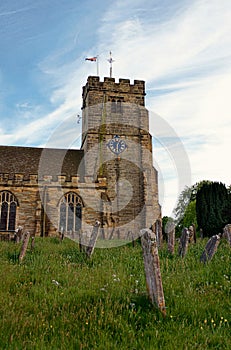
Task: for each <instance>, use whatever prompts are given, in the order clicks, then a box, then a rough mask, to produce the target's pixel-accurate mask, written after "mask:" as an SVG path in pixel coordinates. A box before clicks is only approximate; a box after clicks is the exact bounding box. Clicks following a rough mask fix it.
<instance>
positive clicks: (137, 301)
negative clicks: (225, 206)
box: [0, 238, 231, 350]
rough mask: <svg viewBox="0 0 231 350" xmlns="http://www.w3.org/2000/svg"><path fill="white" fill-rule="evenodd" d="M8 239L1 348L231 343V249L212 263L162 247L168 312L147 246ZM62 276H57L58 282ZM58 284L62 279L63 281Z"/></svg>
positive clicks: (0, 255) (2, 265) (3, 252)
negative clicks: (160, 302)
mask: <svg viewBox="0 0 231 350" xmlns="http://www.w3.org/2000/svg"><path fill="white" fill-rule="evenodd" d="M35 243H36V244H35V250H34V251H33V252H30V251H28V252H27V254H26V257H25V259H24V261H23V263H21V264H18V260H17V258H18V253H19V249H20V246H19V245H17V244H14V243H7V242H0V271H1V284H0V324H1V326H0V349H4V350H5V349H19V350H20V349H39V350H42V349H64V350H66V349H68V350H69V349H104V350H108V349H117V350H118V349H119V350H120V349H126V350H127V349H131V350H133V349H134V350H135V349H145V350H146V349H147V350H149V349H150V350H153V349H166V350H171V349H184V350H186V349H201V350H202V349H203V350H204V349H231V339H230V323H231V319H230V314H231V304H230V289H231V286H230V284H231V282H230V280H231V266H230V247H229V246H228V244H227V243H226V242H225V241H222V242H221V244H220V246H219V248H218V251H217V253H216V255H215V256H214V258H213V260H212V261H210V262H209V263H208V264H206V265H204V264H202V263H200V255H201V253H202V251H203V248H204V245H205V243H206V242H205V241H203V242H198V243H197V245H191V246H190V248H189V251H188V254H187V256H186V257H185V258H184V259H181V258H179V257H178V256H177V254H176V255H175V256H173V257H172V256H170V255H169V254H168V253H167V252H166V247H164V248H163V249H162V250H160V260H161V270H162V279H163V287H164V294H165V300H166V306H167V317H166V318H163V317H162V315H161V314H160V313H159V312H158V310H156V309H155V308H154V307H153V306H152V305H151V304H150V303H149V301H148V298H147V293H146V286H145V276H144V267H143V260H142V251H141V246H140V245H139V244H136V246H135V247H132V245H131V244H128V245H126V246H121V247H117V248H111V249H109V248H108V249H95V252H94V255H93V256H92V259H91V260H87V259H86V258H85V255H84V254H83V253H80V252H79V249H78V245H77V244H76V243H74V242H72V241H70V240H68V239H65V240H64V241H63V242H62V243H60V242H59V241H58V239H55V238H46V239H42V238H41V239H39V238H36V242H35ZM53 280H54V281H53ZM55 281H57V282H58V284H56V282H55Z"/></svg>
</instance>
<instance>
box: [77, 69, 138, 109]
mask: <svg viewBox="0 0 231 350" xmlns="http://www.w3.org/2000/svg"><path fill="white" fill-rule="evenodd" d="M96 91H97V93H96ZM92 93H93V94H92ZM89 95H91V97H90V98H89ZM103 95H107V96H108V97H115V98H116V97H120V98H121V99H122V100H123V102H131V103H138V104H140V105H142V106H144V96H145V82H144V81H143V80H134V83H133V84H132V83H131V82H130V79H122V78H120V79H119V82H116V81H115V78H108V77H105V78H104V80H103V81H100V78H99V77H98V76H89V77H88V79H87V84H86V85H85V86H84V87H83V94H82V96H83V108H84V107H85V105H86V99H87V98H88V103H87V105H94V104H96V103H99V101H100V99H101V100H102V96H103ZM107 100H108V99H107ZM109 101H110V98H109Z"/></svg>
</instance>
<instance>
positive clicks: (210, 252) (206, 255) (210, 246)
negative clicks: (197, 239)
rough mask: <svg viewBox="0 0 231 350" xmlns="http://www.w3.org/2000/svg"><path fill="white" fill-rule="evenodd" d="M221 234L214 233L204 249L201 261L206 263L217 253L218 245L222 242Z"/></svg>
mask: <svg viewBox="0 0 231 350" xmlns="http://www.w3.org/2000/svg"><path fill="white" fill-rule="evenodd" d="M220 239H221V237H220V234H219V235H214V236H212V237H211V238H210V239H209V240H208V242H207V244H206V246H205V250H204V251H203V253H202V255H201V259H200V260H201V261H202V262H203V263H206V262H207V261H208V260H211V259H212V257H213V256H214V254H215V253H216V251H217V247H218V245H219V243H220Z"/></svg>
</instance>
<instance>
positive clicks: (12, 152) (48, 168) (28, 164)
mask: <svg viewBox="0 0 231 350" xmlns="http://www.w3.org/2000/svg"><path fill="white" fill-rule="evenodd" d="M83 154H84V153H83V151H82V150H72V149H69V150H66V149H54V148H36V147H20V146H0V173H8V174H9V175H10V177H13V176H14V174H16V173H19V174H24V178H25V179H27V178H28V179H29V175H30V174H38V175H39V177H42V176H43V175H52V176H56V175H66V176H67V180H70V177H71V176H76V175H77V174H78V175H80V176H81V177H82V176H83V175H84V167H83V164H82V163H83V162H81V160H82V159H83Z"/></svg>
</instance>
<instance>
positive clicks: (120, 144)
mask: <svg viewBox="0 0 231 350" xmlns="http://www.w3.org/2000/svg"><path fill="white" fill-rule="evenodd" d="M107 146H108V148H109V149H110V151H111V152H113V153H115V154H116V155H118V154H120V153H122V152H123V151H124V150H125V149H126V148H127V145H126V142H125V141H124V140H120V137H119V136H118V135H115V136H114V137H113V139H111V140H110V141H109V142H108V143H107Z"/></svg>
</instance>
